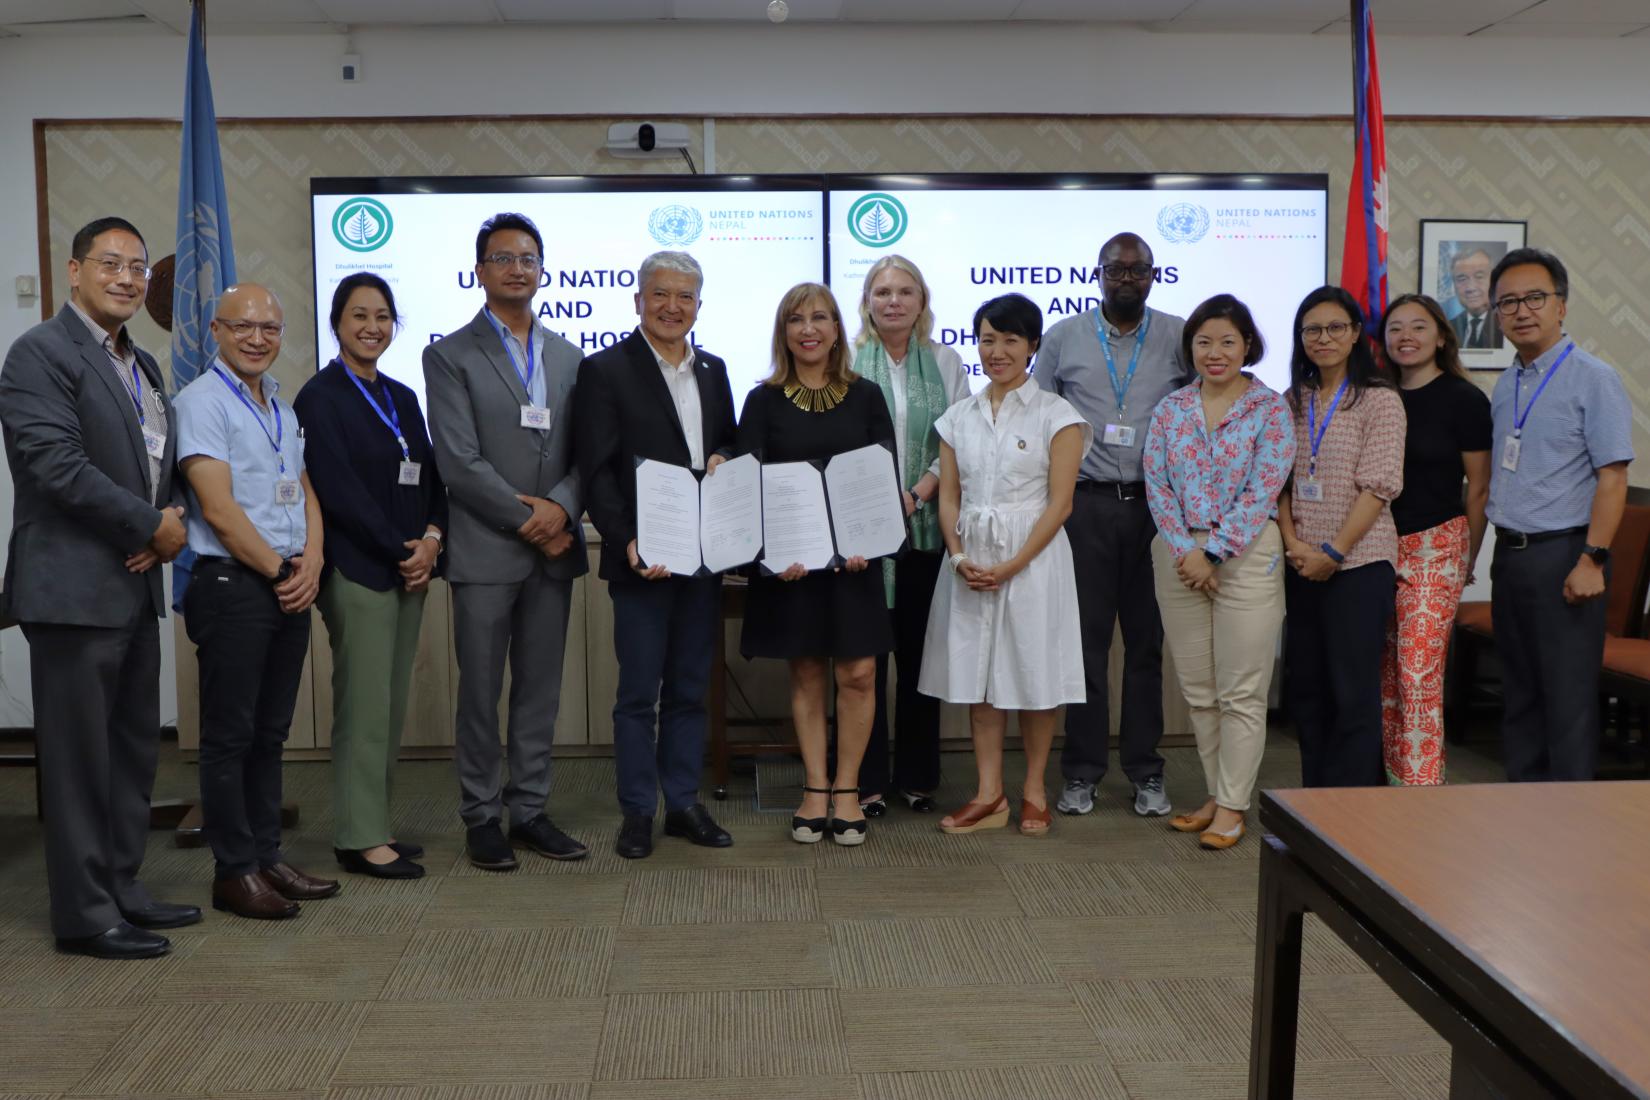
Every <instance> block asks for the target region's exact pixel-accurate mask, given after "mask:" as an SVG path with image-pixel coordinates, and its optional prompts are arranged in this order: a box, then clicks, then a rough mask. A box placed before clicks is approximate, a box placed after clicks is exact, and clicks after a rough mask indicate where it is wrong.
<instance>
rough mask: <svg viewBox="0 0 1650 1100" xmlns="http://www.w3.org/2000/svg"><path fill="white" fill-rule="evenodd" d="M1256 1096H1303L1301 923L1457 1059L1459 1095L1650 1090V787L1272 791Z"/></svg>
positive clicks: (1253, 1072)
mask: <svg viewBox="0 0 1650 1100" xmlns="http://www.w3.org/2000/svg"><path fill="white" fill-rule="evenodd" d="M1260 821H1261V825H1262V827H1263V828H1264V829H1265V831H1266V833H1267V834H1268V835H1267V836H1266V837H1265V838H1264V840H1263V843H1264V845H1265V846H1264V848H1263V849H1262V851H1261V871H1260V920H1259V934H1258V936H1257V937H1256V960H1255V1005H1254V1008H1255V1011H1254V1030H1253V1034H1252V1039H1251V1045H1250V1061H1249V1095H1250V1097H1251V1098H1267V1100H1271V1098H1280V1097H1289V1096H1293V1095H1294V1075H1295V1027H1296V1019H1297V1015H1296V1014H1297V1008H1298V1003H1299V996H1300V953H1301V917H1302V914H1303V913H1305V912H1308V911H1309V912H1312V913H1316V914H1317V915H1318V916H1319V917H1321V918H1322V919H1323V921H1324V922H1325V923H1326V924H1328V925H1329V927H1330V928H1331V929H1333V930H1334V931H1335V932H1336V933H1337V934H1338V935H1339V936H1340V937H1341V938H1342V939H1343V940H1345V941H1346V942H1347V943H1348V944H1349V945H1350V946H1351V947H1352V948H1353V949H1354V950H1355V951H1357V953H1358V954H1359V955H1360V956H1362V957H1363V959H1364V961H1365V962H1367V963H1369V964H1370V966H1372V967H1373V968H1374V970H1375V972H1376V973H1377V974H1379V975H1380V976H1381V977H1382V978H1383V979H1384V980H1385V981H1386V983H1387V984H1388V985H1390V986H1391V987H1392V988H1393V990H1394V991H1396V992H1397V993H1398V994H1399V996H1401V997H1402V998H1403V999H1404V1000H1405V1001H1406V1002H1407V1003H1408V1004H1409V1005H1410V1007H1411V1008H1413V1009H1415V1011H1416V1012H1418V1013H1419V1014H1420V1015H1421V1016H1422V1018H1424V1019H1425V1020H1426V1021H1427V1022H1428V1023H1429V1024H1431V1025H1432V1027H1433V1028H1435V1029H1436V1030H1437V1031H1438V1032H1439V1033H1440V1034H1441V1035H1442V1036H1443V1037H1444V1038H1445V1039H1446V1040H1448V1041H1449V1043H1450V1044H1451V1046H1452V1048H1453V1056H1452V1067H1451V1074H1450V1095H1451V1096H1452V1097H1495V1096H1505V1097H1547V1096H1573V1097H1584V1098H1586V1100H1609V1098H1616V1097H1638V1098H1645V1097H1650V782H1640V783H1553V784H1518V785H1513V784H1483V785H1472V786H1460V787H1431V788H1385V789H1383V788H1359V789H1348V790H1291V791H1269V792H1266V793H1264V794H1262V795H1261V803H1260Z"/></svg>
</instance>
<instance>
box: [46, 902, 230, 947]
mask: <svg viewBox="0 0 1650 1100" xmlns="http://www.w3.org/2000/svg"><path fill="white" fill-rule="evenodd" d="M195 919H196V920H200V910H199V909H196V910H195ZM57 949H58V950H59V951H61V952H63V953H64V954H65V955H90V956H91V957H92V958H94V959H153V958H155V957H157V956H160V955H164V954H166V953H167V952H168V951H170V950H172V941H171V940H169V939H167V938H166V937H165V936H157V935H155V934H154V933H153V932H145V931H144V930H143V929H141V928H134V927H132V926H131V925H130V924H127V923H126V922H125V921H121V922H120V923H119V924H117V925H115V926H114V927H113V928H111V929H109V930H108V931H107V932H103V933H100V934H99V935H96V936H59V937H57Z"/></svg>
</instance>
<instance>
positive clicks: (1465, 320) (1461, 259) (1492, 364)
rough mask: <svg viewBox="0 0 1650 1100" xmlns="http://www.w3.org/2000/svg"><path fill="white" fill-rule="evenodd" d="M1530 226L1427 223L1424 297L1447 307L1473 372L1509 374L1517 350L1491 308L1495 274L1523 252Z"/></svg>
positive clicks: (1464, 360) (1423, 236)
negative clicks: (1517, 250) (1511, 254)
mask: <svg viewBox="0 0 1650 1100" xmlns="http://www.w3.org/2000/svg"><path fill="white" fill-rule="evenodd" d="M1528 231H1529V226H1528V223H1526V222H1461V221H1442V220H1438V219H1430V218H1429V219H1424V220H1423V221H1422V222H1421V293H1422V294H1430V295H1431V296H1432V297H1434V298H1436V299H1437V300H1438V304H1439V305H1441V306H1443V307H1444V315H1445V316H1446V317H1448V318H1449V320H1450V326H1451V327H1452V328H1454V329H1455V336H1456V339H1458V340H1459V341H1460V343H1461V365H1462V366H1463V367H1466V368H1467V369H1468V370H1505V369H1506V368H1507V367H1510V366H1512V361H1513V348H1512V345H1511V344H1509V343H1507V341H1506V338H1505V337H1504V336H1503V335H1502V333H1501V328H1500V325H1499V324H1498V323H1497V322H1498V320H1499V319H1498V318H1497V317H1496V315H1495V309H1494V307H1493V306H1492V305H1491V304H1490V272H1491V271H1493V270H1495V265H1496V264H1497V263H1499V262H1500V260H1501V257H1503V256H1505V255H1506V254H1507V253H1508V252H1510V251H1512V250H1513V249H1515V248H1523V247H1524V244H1525V239H1526V237H1527V235H1528Z"/></svg>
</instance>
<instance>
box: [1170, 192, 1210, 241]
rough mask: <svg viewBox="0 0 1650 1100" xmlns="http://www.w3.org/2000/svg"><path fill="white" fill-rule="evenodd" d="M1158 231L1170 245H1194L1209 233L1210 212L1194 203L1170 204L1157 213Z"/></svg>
mask: <svg viewBox="0 0 1650 1100" xmlns="http://www.w3.org/2000/svg"><path fill="white" fill-rule="evenodd" d="M1157 231H1158V232H1159V233H1162V234H1163V239H1164V240H1166V241H1168V242H1169V243H1170V244H1194V243H1196V242H1198V241H1201V240H1202V239H1203V235H1204V234H1205V233H1207V232H1209V212H1208V211H1207V210H1205V209H1204V208H1203V207H1201V206H1199V205H1197V204H1196V203H1192V202H1176V203H1170V204H1169V205H1168V206H1165V207H1164V208H1163V209H1162V210H1160V211H1158V213H1157Z"/></svg>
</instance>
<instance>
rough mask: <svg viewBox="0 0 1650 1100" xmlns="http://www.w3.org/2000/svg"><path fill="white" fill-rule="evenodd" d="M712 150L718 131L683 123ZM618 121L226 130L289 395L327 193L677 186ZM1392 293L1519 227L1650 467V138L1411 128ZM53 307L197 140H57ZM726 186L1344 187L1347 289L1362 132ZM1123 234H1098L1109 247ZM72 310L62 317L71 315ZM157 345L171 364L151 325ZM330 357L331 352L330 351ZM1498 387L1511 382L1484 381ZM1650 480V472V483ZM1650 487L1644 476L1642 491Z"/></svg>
mask: <svg viewBox="0 0 1650 1100" xmlns="http://www.w3.org/2000/svg"><path fill="white" fill-rule="evenodd" d="M683 121H686V122H687V123H688V125H689V126H690V128H692V130H693V131H694V134H695V139H696V140H697V136H698V134H699V131H700V125H699V123H698V122H696V121H693V120H683ZM606 127H607V120H596V119H573V120H561V121H556V120H538V121H531V120H517V119H490V120H489V119H477V120H455V121H427V122H406V121H391V122H374V121H331V120H321V121H314V122H259V121H252V122H227V123H225V124H224V125H223V126H222V142H223V150H224V161H225V170H226V172H227V173H228V176H229V198H230V204H231V207H232V209H233V212H234V219H235V239H236V243H237V246H238V248H239V252H240V256H239V265H240V272H241V276H242V278H244V279H249V280H259V281H264V282H267V283H269V284H270V285H271V286H273V287H274V288H275V289H276V291H277V292H278V293H279V294H281V296H282V298H283V299H284V301H285V302H286V304H287V308H288V311H289V313H288V320H289V321H290V322H291V328H290V330H289V337H288V340H287V347H286V350H285V352H284V353H283V358H284V363H283V364H282V366H281V367H280V368H279V373H280V374H281V375H282V376H283V377H288V378H290V379H292V380H293V381H297V380H298V379H299V378H300V377H301V376H302V375H303V374H304V373H307V372H308V371H309V370H312V369H313V364H314V362H315V348H314V347H312V346H311V344H312V340H311V337H310V333H311V332H312V331H313V329H312V325H311V323H310V311H309V306H308V299H309V296H310V252H309V249H310V242H309V220H308V215H307V209H306V205H307V202H308V181H309V177H310V176H312V175H414V174H418V175H481V174H516V173H547V174H562V173H633V172H674V171H676V170H678V168H679V167H680V166H679V165H678V164H677V163H676V162H674V161H616V160H614V159H612V158H610V157H608V156H606V155H605V154H604V153H602V152H600V151H599V150H600V149H601V146H602V142H603V137H604V133H605V130H606ZM1387 141H1388V161H1389V165H1390V169H1391V174H1392V179H1391V197H1392V256H1391V263H1392V285H1393V287H1394V289H1395V290H1398V291H1403V290H1408V289H1410V288H1412V287H1413V286H1414V285H1415V281H1416V277H1417V271H1416V268H1417V251H1418V249H1417V245H1418V234H1419V224H1418V223H1419V222H1420V219H1422V218H1423V217H1445V218H1493V219H1500V218H1511V219H1520V220H1527V221H1528V222H1529V223H1530V240H1531V242H1532V243H1535V244H1541V245H1545V246H1548V247H1551V248H1554V249H1556V250H1557V251H1558V252H1559V253H1560V254H1561V255H1563V256H1564V258H1565V259H1566V260H1567V261H1568V262H1569V264H1570V266H1571V270H1572V282H1573V289H1572V295H1571V301H1570V318H1571V321H1570V324H1571V329H1572V331H1573V332H1574V333H1575V334H1576V335H1577V336H1578V337H1579V338H1580V339H1581V341H1582V342H1583V343H1584V344H1585V345H1587V346H1589V347H1591V348H1592V349H1593V350H1594V351H1596V352H1598V353H1600V354H1602V355H1603V356H1604V357H1605V358H1607V359H1608V360H1609V361H1611V362H1612V363H1614V364H1615V365H1616V366H1617V367H1618V368H1619V369H1620V370H1621V372H1622V374H1623V376H1624V378H1625V379H1626V382H1627V385H1628V388H1629V391H1630V392H1631V394H1632V396H1633V400H1634V407H1635V410H1636V417H1637V425H1638V427H1637V435H1638V444H1639V446H1640V448H1641V453H1650V450H1647V449H1646V448H1647V446H1650V306H1647V305H1646V304H1645V301H1644V298H1645V295H1644V290H1645V289H1646V288H1647V287H1650V127H1647V126H1645V125H1643V124H1616V123H1590V122H1550V123H1536V124H1528V125H1524V124H1518V123H1514V122H1505V121H1503V122H1425V123H1415V122H1393V123H1391V124H1390V125H1389V126H1388V129H1387ZM46 148H47V172H48V175H47V179H48V187H49V195H48V208H49V211H50V221H51V234H52V246H53V253H52V255H53V263H52V268H53V272H54V276H55V278H54V284H53V286H54V290H55V292H56V293H57V295H58V296H59V301H61V295H62V293H63V282H62V277H61V274H60V273H61V272H62V265H63V262H64V260H65V259H66V257H65V256H64V254H63V251H64V248H65V246H66V242H67V239H68V236H69V234H70V233H72V232H73V229H74V227H75V226H77V225H79V224H82V223H83V222H85V221H86V220H88V219H89V218H91V217H93V216H96V215H97V214H100V213H103V212H106V211H120V212H122V213H124V214H126V215H127V216H128V217H131V218H133V219H134V220H135V221H136V222H137V223H138V225H139V226H140V227H141V228H142V229H143V230H144V232H145V233H146V234H147V235H149V236H150V237H151V239H152V240H153V241H154V251H155V254H156V255H157V256H158V255H164V254H165V253H166V252H169V251H170V247H169V242H170V240H171V236H172V230H173V225H174V222H175V217H176V215H175V210H174V203H175V201H176V200H175V195H176V180H177V159H178V129H177V127H176V126H175V125H171V124H160V123H141V122H140V123H130V122H126V123H84V124H81V123H68V124H59V125H53V126H52V127H51V128H50V129H49V130H48V133H47V142H46ZM716 150H717V167H718V169H719V170H720V171H723V172H796V171H804V172H832V171H836V172H884V171H886V172H896V171H1010V172H1015V171H1028V172H1032V171H1035V172H1058V171H1227V172H1230V171H1256V172H1327V173H1328V174H1329V177H1330V186H1331V202H1330V233H1329V239H1330V241H1331V249H1330V252H1331V255H1330V271H1331V272H1332V273H1333V272H1336V271H1338V270H1339V264H1340V257H1339V248H1338V245H1337V244H1336V242H1338V241H1339V239H1340V236H1341V232H1342V223H1343V211H1344V205H1345V203H1344V195H1345V188H1346V176H1347V172H1348V170H1349V166H1350V161H1351V144H1350V131H1349V127H1348V125H1347V124H1346V123H1345V122H1337V121H1323V120H1301V121H1279V120H1223V119H1174V118H1129V119H1092V118H977V119H965V118H917V119H897V118H878V119H821V120H807V119H794V118H787V119H760V118H750V119H733V120H724V121H721V122H719V123H718V124H717V128H716ZM1109 231H1110V227H1107V228H1106V229H1096V231H1095V235H1096V238H1097V240H1098V238H1100V237H1103V236H1105V235H1107V233H1109ZM54 304H55V303H54ZM139 328H140V333H141V337H142V339H143V341H144V343H145V344H146V345H147V346H149V347H154V348H157V349H158V348H162V347H164V343H165V342H164V339H163V338H162V334H161V333H159V332H158V331H157V330H155V329H154V327H153V326H152V325H150V324H148V322H147V320H145V321H144V322H143V323H142V324H141V325H140V326H139ZM328 350H330V349H328ZM1480 381H1481V382H1483V383H1485V384H1488V383H1489V382H1491V381H1493V376H1481V377H1480ZM1641 469H1642V471H1650V464H1641ZM1647 479H1650V472H1640V473H1639V474H1638V475H1637V476H1636V477H1635V480H1647Z"/></svg>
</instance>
